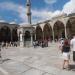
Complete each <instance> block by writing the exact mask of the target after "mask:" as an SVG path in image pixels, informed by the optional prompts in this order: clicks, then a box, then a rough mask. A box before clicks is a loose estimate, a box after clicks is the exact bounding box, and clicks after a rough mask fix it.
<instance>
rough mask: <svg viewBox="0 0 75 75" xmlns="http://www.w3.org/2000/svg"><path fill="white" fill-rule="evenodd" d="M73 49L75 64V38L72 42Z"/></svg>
mask: <svg viewBox="0 0 75 75" xmlns="http://www.w3.org/2000/svg"><path fill="white" fill-rule="evenodd" d="M70 45H71V49H72V51H73V61H74V62H75V36H73V38H72V39H71V41H70Z"/></svg>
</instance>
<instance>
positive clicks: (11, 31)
mask: <svg viewBox="0 0 75 75" xmlns="http://www.w3.org/2000/svg"><path fill="white" fill-rule="evenodd" d="M12 31H13V29H11V42H12V41H13V36H12Z"/></svg>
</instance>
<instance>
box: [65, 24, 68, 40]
mask: <svg viewBox="0 0 75 75" xmlns="http://www.w3.org/2000/svg"><path fill="white" fill-rule="evenodd" d="M65 38H66V39H67V38H68V37H67V30H66V25H65Z"/></svg>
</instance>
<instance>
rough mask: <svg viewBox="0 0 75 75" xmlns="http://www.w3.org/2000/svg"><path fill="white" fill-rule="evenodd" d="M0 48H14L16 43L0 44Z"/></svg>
mask: <svg viewBox="0 0 75 75" xmlns="http://www.w3.org/2000/svg"><path fill="white" fill-rule="evenodd" d="M0 46H1V47H2V48H3V47H6V48H7V47H11V46H16V47H17V42H0Z"/></svg>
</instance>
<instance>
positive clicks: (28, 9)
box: [26, 0, 31, 24]
mask: <svg viewBox="0 0 75 75" xmlns="http://www.w3.org/2000/svg"><path fill="white" fill-rule="evenodd" d="M26 6H27V16H28V23H29V24H31V2H30V0H27V4H26Z"/></svg>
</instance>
